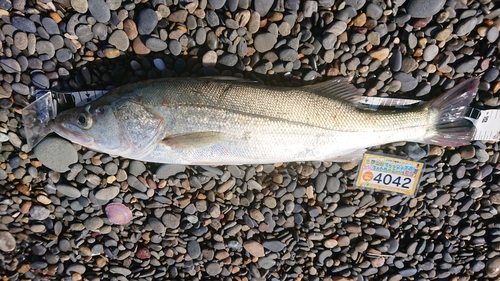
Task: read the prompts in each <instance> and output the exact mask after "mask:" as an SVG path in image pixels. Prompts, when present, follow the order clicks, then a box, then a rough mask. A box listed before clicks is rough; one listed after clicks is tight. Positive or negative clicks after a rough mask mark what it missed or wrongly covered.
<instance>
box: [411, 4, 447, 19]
mask: <svg viewBox="0 0 500 281" xmlns="http://www.w3.org/2000/svg"><path fill="white" fill-rule="evenodd" d="M445 2H446V1H445V0H433V1H432V3H431V1H429V0H410V1H407V3H408V4H407V5H406V11H407V12H408V14H410V15H411V16H412V17H414V18H429V17H432V16H434V15H435V14H437V13H438V12H439V11H440V10H441V9H442V8H443V6H444V4H445Z"/></svg>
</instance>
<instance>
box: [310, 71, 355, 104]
mask: <svg viewBox="0 0 500 281" xmlns="http://www.w3.org/2000/svg"><path fill="white" fill-rule="evenodd" d="M302 90H304V91H308V92H311V93H315V94H317V95H320V96H323V97H327V98H332V99H336V100H341V101H344V102H348V103H351V104H353V105H357V103H358V102H359V101H360V100H361V99H362V98H363V96H362V95H361V93H360V92H359V90H358V89H357V88H356V87H354V86H353V85H352V84H350V83H349V82H347V80H346V79H345V78H335V79H333V80H328V81H325V82H321V83H318V84H314V85H308V86H303V87H302Z"/></svg>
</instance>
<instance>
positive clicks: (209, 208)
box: [0, 0, 500, 281]
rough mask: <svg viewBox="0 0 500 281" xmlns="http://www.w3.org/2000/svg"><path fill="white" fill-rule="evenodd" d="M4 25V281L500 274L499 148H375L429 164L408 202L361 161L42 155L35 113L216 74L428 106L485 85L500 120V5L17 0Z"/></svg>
mask: <svg viewBox="0 0 500 281" xmlns="http://www.w3.org/2000/svg"><path fill="white" fill-rule="evenodd" d="M0 17H1V18H0V46H1V48H0V82H1V84H0V148H1V149H0V150H1V153H0V277H1V279H2V280H93V281H97V280H180V279H183V280H256V281H258V280H314V281H319V280H325V281H357V280H388V281H389V280H390V281H397V280H455V281H458V280H460V281H466V280H498V279H497V278H499V276H500V215H499V214H498V213H499V212H500V186H499V181H500V176H499V175H500V162H499V156H500V147H499V144H498V143H496V142H485V141H473V142H472V143H471V144H470V145H467V146H463V147H457V148H453V147H439V146H433V145H423V144H417V143H410V142H407V143H405V142H402V143H394V144H387V145H384V146H381V147H373V148H371V149H370V150H372V151H376V152H386V153H390V154H394V155H400V156H407V157H409V158H411V159H418V160H424V161H426V165H427V166H426V168H425V173H424V175H423V180H422V183H421V185H420V187H419V190H418V192H417V194H416V196H415V197H408V196H401V195H397V194H389V193H381V192H374V191H368V190H361V189H357V188H355V187H354V185H353V180H354V178H355V176H356V173H357V168H358V167H357V166H358V162H351V163H331V162H303V163H276V164H263V165H243V166H217V167H215V166H183V165H167V164H164V165H162V164H155V163H144V162H140V161H134V160H129V159H124V158H118V157H113V156H110V155H107V154H102V153H97V152H94V151H91V150H88V149H86V148H85V147H81V146H79V145H74V144H71V143H70V142H68V141H66V140H64V139H61V138H59V137H57V136H54V135H51V136H49V137H47V138H45V139H44V140H43V141H42V142H41V143H40V144H39V145H38V146H36V147H35V148H34V149H33V150H30V149H29V148H28V146H27V143H26V138H25V133H24V131H23V123H22V119H21V110H22V109H23V108H24V107H25V106H26V105H27V104H28V103H30V102H32V101H33V100H34V96H33V91H32V89H52V90H56V91H82V90H110V89H113V88H115V87H117V86H121V85H124V84H126V83H132V82H135V81H141V80H145V79H153V78H160V77H187V76H209V75H213V76H221V75H224V76H237V77H243V78H246V79H249V80H256V81H259V82H261V83H264V84H268V85H273V86H278V87H296V86H300V85H305V84H311V83H315V82H317V81H322V80H328V79H331V77H333V76H344V77H347V78H348V79H349V80H350V81H351V82H352V83H353V84H354V85H355V86H356V87H357V88H358V89H360V91H361V92H362V93H363V94H364V95H366V96H382V97H388V96H389V97H397V98H400V97H404V98H414V99H422V100H429V99H431V98H433V97H436V96H437V95H439V94H440V93H443V92H444V91H446V90H447V89H450V88H452V87H453V86H454V85H456V84H458V83H459V82H460V81H462V80H464V79H465V78H468V77H480V85H479V92H478V95H477V97H476V99H475V101H474V104H473V106H474V107H476V108H479V109H485V108H498V107H499V106H500V100H499V95H500V75H499V66H500V63H499V57H500V56H499V48H500V40H499V30H500V3H499V2H495V1H490V0H480V1H466V0H448V1H445V0H432V1H431V0H407V1H405V0H393V1H382V0H374V1H365V0H337V1H334V0H318V1H299V0H274V1H267V0H252V1H251V0H151V1H138V0H135V1H132V0H130V1H123V2H122V1H120V0H106V1H105V0H89V1H85V0H54V1H51V0H37V1H34V0H29V1H27V0H0ZM297 110H300V109H299V108H298V109H297Z"/></svg>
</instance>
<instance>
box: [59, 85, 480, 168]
mask: <svg viewBox="0 0 500 281" xmlns="http://www.w3.org/2000/svg"><path fill="white" fill-rule="evenodd" d="M478 84H479V81H478V80H477V79H474V78H471V79H468V80H465V81H464V82H462V83H461V84H459V85H457V86H456V87H454V88H453V89H451V90H449V91H448V92H447V93H445V94H443V95H441V96H439V97H437V98H436V99H434V100H432V101H430V102H428V103H427V104H425V105H423V106H419V107H417V108H414V109H410V110H379V111H373V110H366V109H363V108H360V106H359V103H358V102H359V101H360V99H361V98H362V96H361V95H360V94H359V92H358V91H357V89H356V88H355V87H354V86H352V85H351V84H349V83H347V82H344V81H342V80H340V79H334V80H331V81H327V82H323V83H319V84H315V85H311V86H304V87H297V88H283V87H281V88H280V87H268V86H265V85H260V84H257V83H253V82H248V81H241V80H238V79H234V78H231V77H220V78H167V79H158V80H151V81H145V82H139V83H135V84H131V85H125V86H121V87H119V88H116V89H114V90H112V91H110V92H109V93H108V94H106V95H104V96H103V97H101V98H99V99H98V100H96V101H94V102H92V103H90V104H88V105H85V106H82V107H78V108H75V109H72V110H68V111H65V112H63V113H61V114H60V115H59V116H57V118H56V119H55V120H53V122H52V123H51V124H50V126H51V128H52V130H53V131H55V132H56V133H57V134H59V135H60V136H62V137H64V138H67V139H69V140H70V141H72V142H74V143H78V144H81V145H83V146H86V147H88V148H90V149H93V150H96V151H100V152H104V153H109V154H111V155H118V156H123V157H126V158H130V159H137V160H142V161H148V162H158V163H178V164H204V165H223V164H264V163H278V162H293V161H313V160H314V161H346V160H350V159H355V158H357V157H360V155H361V154H362V153H363V152H364V150H365V148H367V147H371V146H375V145H381V144H385V143H391V142H397V141H413V142H421V143H430V144H437V145H443V146H459V145H464V144H467V143H469V142H470V140H471V139H472V137H473V135H474V126H473V125H472V123H471V122H469V121H468V120H466V118H465V116H464V115H465V113H466V110H467V108H468V106H469V104H470V103H471V101H472V99H473V98H474V96H475V93H476V91H477V88H478Z"/></svg>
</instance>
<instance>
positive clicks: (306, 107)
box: [132, 78, 423, 132]
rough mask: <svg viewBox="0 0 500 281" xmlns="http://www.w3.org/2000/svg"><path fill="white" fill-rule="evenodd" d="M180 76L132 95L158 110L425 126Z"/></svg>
mask: <svg viewBox="0 0 500 281" xmlns="http://www.w3.org/2000/svg"><path fill="white" fill-rule="evenodd" d="M177 80H180V81H177ZM183 80H184V79H175V80H173V81H169V82H168V84H169V85H168V86H169V91H164V90H163V89H162V88H159V87H157V86H156V85H154V84H151V83H148V82H145V83H141V84H137V85H136V86H135V89H134V92H133V93H132V95H141V96H142V103H143V105H145V106H150V107H152V108H155V109H156V110H157V111H158V112H160V111H162V110H163V109H168V107H171V106H197V107H213V108H220V109H225V110H228V111H235V112H242V113H247V114H251V115H260V116H262V117H269V118H277V119H283V120H288V121H290V122H298V123H303V124H307V125H311V126H316V127H319V128H325V129H331V130H336V131H347V132H349V131H359V130H363V129H364V130H366V131H368V132H372V131H378V130H383V131H386V130H387V129H388V128H391V129H392V128H394V126H404V127H405V128H407V127H408V125H409V124H412V123H413V126H422V125H423V124H422V122H419V121H420V120H421V119H422V118H421V117H422V116H421V114H422V113H420V112H416V111H404V112H399V113H394V112H376V111H365V110H358V109H356V108H355V107H354V106H353V105H352V104H349V103H347V102H342V101H338V100H333V99H330V98H328V97H326V96H320V95H316V94H314V93H312V92H309V91H307V90H300V88H299V89H294V88H285V89H279V88H276V89H275V88H270V87H266V86H263V85H259V84H256V83H245V84H231V82H230V81H229V82H217V81H214V82H205V81H203V80H202V81H200V79H194V78H186V80H185V81H183ZM186 93H188V94H186ZM165 101H166V102H165ZM165 103H167V105H166V106H165Z"/></svg>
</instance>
